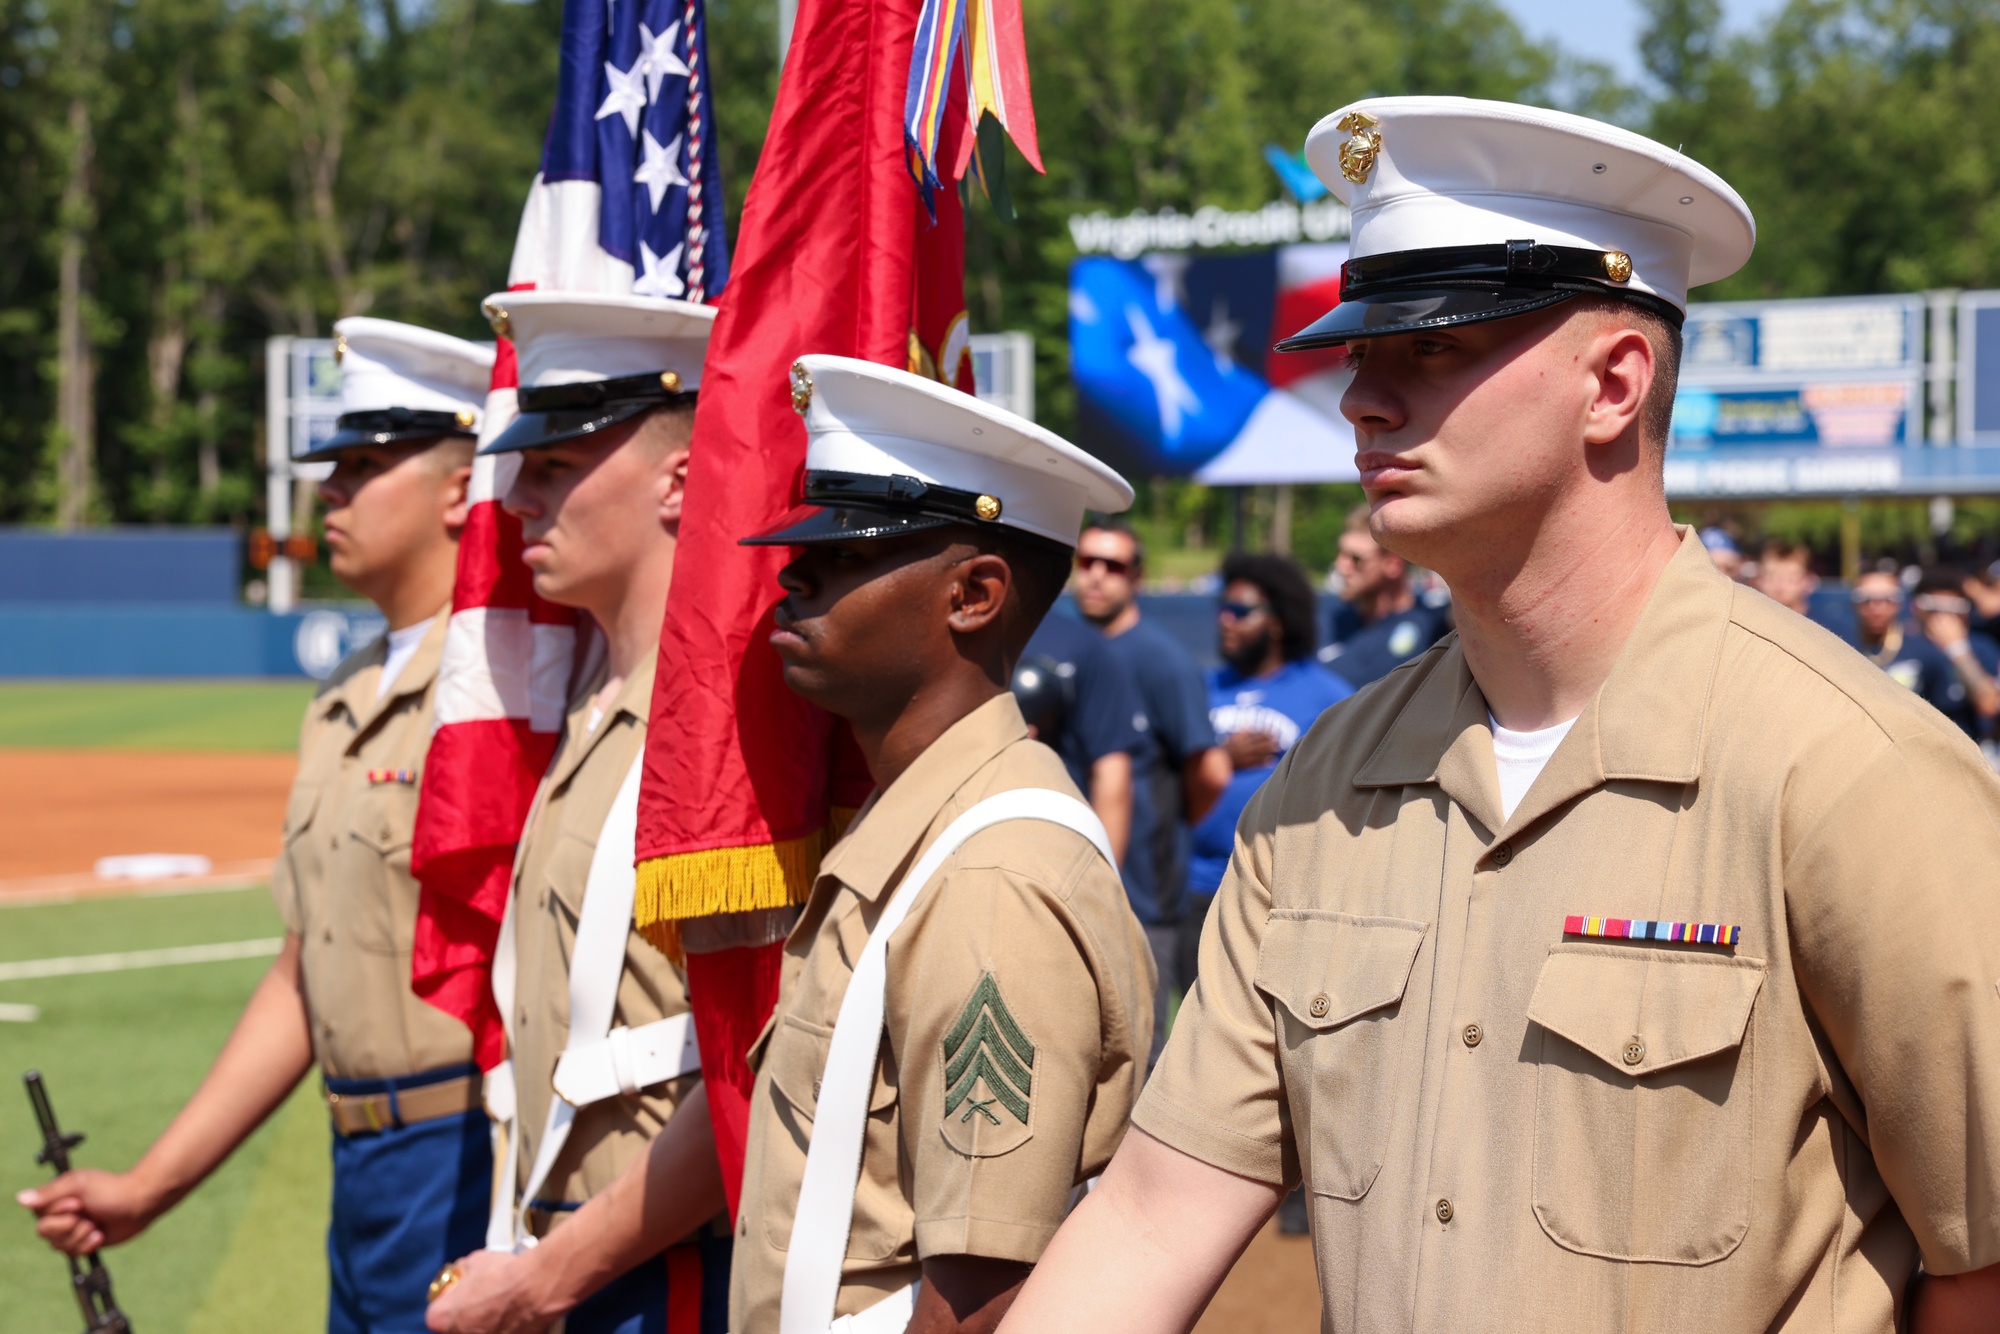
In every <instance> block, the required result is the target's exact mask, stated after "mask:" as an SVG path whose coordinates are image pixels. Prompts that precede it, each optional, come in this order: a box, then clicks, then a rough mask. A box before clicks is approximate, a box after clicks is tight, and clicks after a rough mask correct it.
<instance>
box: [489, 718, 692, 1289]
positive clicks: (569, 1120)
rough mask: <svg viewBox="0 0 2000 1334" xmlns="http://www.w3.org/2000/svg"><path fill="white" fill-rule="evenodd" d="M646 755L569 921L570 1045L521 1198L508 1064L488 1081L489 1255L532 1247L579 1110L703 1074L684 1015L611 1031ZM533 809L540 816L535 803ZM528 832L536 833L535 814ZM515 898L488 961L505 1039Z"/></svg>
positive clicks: (618, 801)
mask: <svg viewBox="0 0 2000 1334" xmlns="http://www.w3.org/2000/svg"><path fill="white" fill-rule="evenodd" d="M645 758H646V756H645V751H644V750H643V749H641V751H640V753H639V754H638V755H637V756H636V757H635V758H634V759H633V761H632V768H631V771H630V772H629V773H627V774H626V775H625V782H624V784H623V785H622V786H620V787H619V789H618V795H617V797H616V798H615V799H613V801H612V803H611V810H610V811H609V813H607V814H606V815H605V817H604V827H603V829H602V830H600V831H599V833H598V835H597V847H596V849H595V850H594V851H593V852H592V853H591V857H590V873H589V875H588V877H587V878H586V879H585V880H584V889H583V911H582V914H581V916H580V917H579V918H578V920H577V924H576V947H575V949H574V950H573V951H572V952H571V954H570V961H569V1038H568V1040H567V1041H566V1042H565V1043H564V1044H563V1054H562V1057H561V1059H560V1060H558V1061H557V1062H556V1070H555V1090H554V1092H555V1096H553V1097H552V1098H550V1099H549V1113H548V1119H547V1121H546V1122H544V1124H543V1127H542V1139H541V1146H540V1147H539V1148H538V1149H537V1150H536V1152H535V1162H534V1165H533V1166H532V1167H531V1168H530V1169H529V1172H528V1180H527V1184H526V1185H525V1186H524V1187H523V1188H522V1190H521V1192H520V1194H519V1196H518V1197H517V1196H516V1195H515V1193H514V1190H513V1184H514V1181H515V1179H516V1174H517V1172H518V1170H519V1163H518V1161H517V1155H518V1154H519V1152H520V1147H519V1146H520V1135H519V1133H518V1130H519V1128H518V1126H517V1125H516V1124H515V1114H516V1110H517V1107H518V1099H517V1096H516V1092H515V1087H514V1063H513V1061H512V1059H511V1058H510V1059H509V1060H507V1061H505V1062H503V1063H502V1064H501V1065H500V1066H499V1067H497V1068H496V1069H495V1070H493V1071H492V1073H490V1074H489V1075H488V1076H487V1107H488V1110H490V1111H491V1112H492V1113H493V1115H494V1117H495V1118H496V1119H498V1120H501V1121H502V1122H503V1123H504V1124H505V1127H506V1150H505V1155H504V1163H503V1166H502V1168H501V1173H500V1187H501V1188H500V1189H496V1190H495V1191H494V1193H493V1208H492V1212H491V1214H489V1215H488V1218H487V1225H486V1248H487V1249H488V1250H495V1251H513V1250H521V1249H525V1248H526V1247H529V1246H532V1245H534V1239H533V1237H532V1236H531V1235H530V1234H529V1232H528V1229H527V1221H526V1214H527V1210H528V1205H529V1203H530V1202H531V1201H532V1200H533V1199H534V1198H535V1193H536V1192H537V1191H539V1190H540V1189H541V1187H542V1183H543V1182H544V1181H546V1180H547V1179H548V1175H549V1172H550V1171H551V1170H552V1169H553V1168H554V1167H555V1163H556V1158H557V1156H558V1155H559V1154H561V1153H562V1149H563V1145H564V1144H565V1143H567V1142H568V1140H569V1132H570V1127H571V1126H572V1125H574V1124H575V1122H576V1114H577V1112H578V1111H579V1110H580V1109H582V1108H584V1107H588V1106H589V1105H590V1104H592V1103H594V1102H601V1101H602V1100H604V1099H605V1098H611V1097H616V1096H617V1095H618V1094H620V1093H636V1092H637V1091H638V1090H640V1089H642V1088H649V1087H651V1086H652V1085H654V1084H658V1083H660V1082H662V1081H663V1080H668V1079H672V1078H674V1077H675V1076H676V1075H684V1074H687V1073H689V1072H691V1071H694V1070H697V1069H700V1068H701V1052H700V1050H699V1049H698V1048H697V1047H696V1046H695V1037H694V1023H693V1020H692V1018H691V1017H690V1016H689V1015H686V1014H677V1015H675V1016H674V1017H673V1018H671V1019H661V1020H658V1021H656V1022H654V1023H650V1024H645V1025H642V1026H640V1027H638V1028H623V1027H621V1028H612V1027H611V1017H612V1012H613V1010H614V1009H616V1007H617V1002H618V983H619V981H620V980H621V979H622V978H623V977H624V976H625V941H626V938H627V935H628V933H629V932H630V930H631V923H632V897H633V892H634V889H635V887H636V884H637V878H636V877H635V875H634V874H633V871H632V863H633V848H634V844H635V843H636V841H637V837H638V827H639V775H640V772H641V771H642V770H643V768H644V767H645ZM536 805H537V811H539V809H540V802H539V801H537V803H536ZM529 827H530V828H532V827H533V817H532V816H531V817H530V824H529ZM515 898H516V896H514V895H509V897H508V901H507V915H506V917H505V918H504V919H503V920H502V922H501V924H500V943H499V946H498V948H497V949H496V950H495V952H494V959H493V995H494V999H495V1000H496V1002H497V1003H498V1004H499V1006H500V1013H501V1015H502V1017H503V1018H505V1019H507V1020H508V1021H509V1033H510V1036H511V1031H512V1030H511V1021H512V1019H513V1013H514V1008H513V1007H514V988H515V980H516V979H515V969H516V961H515V954H514V951H515V926H514V913H515V909H516V906H517V905H516V902H515Z"/></svg>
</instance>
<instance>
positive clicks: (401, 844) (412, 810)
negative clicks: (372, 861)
mask: <svg viewBox="0 0 2000 1334" xmlns="http://www.w3.org/2000/svg"><path fill="white" fill-rule="evenodd" d="M350 809H351V811H352V814H351V815H350V816H349V824H348V830H349V832H350V833H352V834H353V836H354V837H355V838H357V839H360V840H361V841H362V842H363V843H365V844H367V845H368V846H369V847H370V848H372V849H374V850H375V851H376V852H378V853H380V854H381V855H382V856H384V857H390V856H394V855H395V854H396V853H399V852H404V851H406V850H407V849H408V848H409V846H410V838H411V833H412V831H413V830H414V829H415V828H416V823H417V789H416V785H415V784H414V783H408V784H406V783H400V782H399V783H381V784H371V785H370V786H369V788H368V790H367V792H366V793H364V794H363V795H361V796H360V797H359V798H357V799H356V800H355V802H354V804H353V806H352V807H351V808H350Z"/></svg>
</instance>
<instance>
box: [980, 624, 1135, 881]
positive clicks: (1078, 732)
mask: <svg viewBox="0 0 2000 1334" xmlns="http://www.w3.org/2000/svg"><path fill="white" fill-rule="evenodd" d="M1014 693H1015V694H1016V696H1031V697H1032V698H1023V699H1022V701H1021V702H1022V704H1023V708H1022V715H1023V716H1024V717H1027V718H1028V720H1029V722H1030V725H1031V727H1032V728H1033V731H1034V734H1035V737H1036V739H1037V740H1039V741H1041V742H1043V743H1045V744H1046V745H1048V746H1049V747H1051V748H1052V749H1053V750H1054V751H1055V752H1056V754H1058V755H1060V756H1062V762H1063V767H1064V768H1066V769H1068V770H1069V776H1070V781H1071V782H1073V783H1075V784H1076V785H1077V788H1078V789H1079V790H1080V791H1082V793H1083V795H1084V797H1085V799H1086V800H1088V801H1089V802H1090V808H1091V809H1092V810H1094V811H1096V812H1097V818H1098V819H1100V820H1102V821H1103V822H1104V832H1105V833H1106V834H1107V835H1109V836H1110V838H1111V850H1112V851H1113V852H1115V853H1117V854H1118V860H1119V863H1120V864H1121V865H1122V864H1123V863H1124V861H1125V856H1126V852H1127V849H1128V848H1129V847H1130V844H1131V839H1132V814H1133V797H1132V776H1133V773H1134V770H1135V769H1137V768H1143V767H1144V752H1145V751H1146V750H1147V749H1148V747H1149V746H1150V745H1151V742H1150V740H1149V739H1148V738H1147V736H1146V733H1145V732H1144V731H1143V730H1142V728H1143V726H1144V723H1145V712H1144V710H1142V709H1141V708H1140V705H1139V691H1138V688H1137V687H1136V686H1134V685H1133V684H1132V677H1131V674H1130V673H1128V672H1127V671H1126V670H1125V665H1124V664H1123V663H1122V662H1120V661H1118V659H1116V658H1115V657H1113V656H1112V654H1111V650H1110V649H1109V648H1108V647H1106V645H1105V643H1104V637H1103V636H1102V635H1100V634H1098V633H1097V632H1096V631H1095V630H1093V629H1091V628H1090V627H1089V626H1087V625H1085V624H1084V623H1083V622H1081V621H1079V620H1077V619H1076V617H1074V616H1071V615H1068V614H1066V613H1065V612H1064V611H1063V610H1062V609H1061V608H1057V609H1055V610H1053V611H1051V612H1050V613H1049V614H1048V615H1047V616H1045V617H1043V618H1042V623H1041V625H1040V626H1038V627H1036V629H1035V633H1034V636H1033V637H1032V638H1031V639H1029V640H1028V647H1027V648H1026V649H1025V650H1023V652H1022V654H1021V661H1020V663H1019V665H1018V666H1017V668H1016V670H1015V675H1014ZM1050 696H1052V698H1051V697H1050ZM1031 715H1033V716H1031ZM1037 717H1039V718H1040V719H1041V722H1039V723H1038V722H1037V721H1036V719H1037ZM1050 723H1052V724H1053V725H1052V726H1048V725H1046V724H1050Z"/></svg>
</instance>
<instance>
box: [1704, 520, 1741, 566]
mask: <svg viewBox="0 0 2000 1334" xmlns="http://www.w3.org/2000/svg"><path fill="white" fill-rule="evenodd" d="M1701 545H1702V547H1703V548H1704V549H1706V550H1707V552H1708V558H1709V560H1710V561H1712V562H1714V564H1715V568H1716V569H1718V570H1720V571H1722V572H1723V573H1724V574H1726V575H1728V576H1729V577H1730V578H1731V579H1740V578H1742V577H1743V549H1742V548H1741V547H1739V546H1737V545H1736V539H1735V538H1733V537H1731V536H1730V535H1729V530H1728V529H1726V528H1718V527H1716V526H1714V525H1713V524H1711V525H1710V526H1708V527H1707V528H1704V529H1702V530H1701Z"/></svg>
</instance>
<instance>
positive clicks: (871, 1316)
mask: <svg viewBox="0 0 2000 1334" xmlns="http://www.w3.org/2000/svg"><path fill="white" fill-rule="evenodd" d="M921 1287H923V1284H921V1283H912V1284H911V1285H910V1286H909V1287H907V1288H898V1289H896V1290H895V1291H894V1292H892V1293H890V1294H889V1295H888V1296H887V1297H884V1298H883V1299H882V1300H881V1301H879V1302H876V1303H875V1304H874V1305H873V1306H871V1307H869V1308H868V1309H867V1310H865V1311H856V1312H855V1313H854V1314H853V1315H844V1316H842V1317H840V1319H838V1320H836V1321H834V1322H833V1323H832V1324H831V1325H828V1326H827V1334H903V1331H904V1330H906V1329H908V1328H909V1327H910V1317H911V1316H913V1315H915V1314H916V1313H917V1290H918V1289H919V1288H921Z"/></svg>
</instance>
